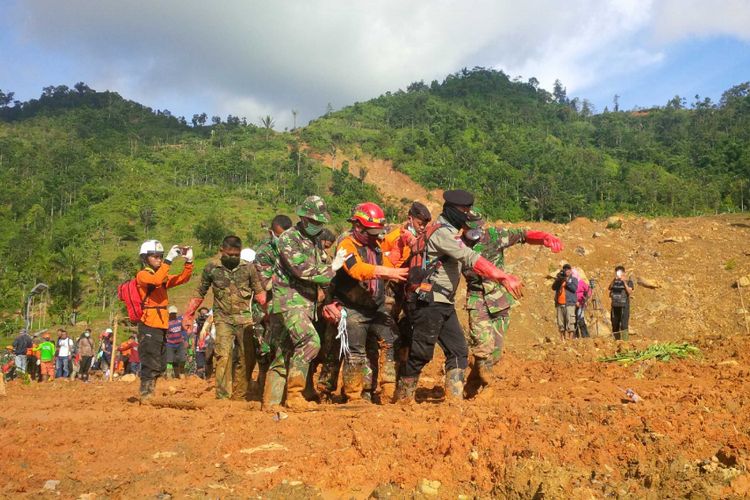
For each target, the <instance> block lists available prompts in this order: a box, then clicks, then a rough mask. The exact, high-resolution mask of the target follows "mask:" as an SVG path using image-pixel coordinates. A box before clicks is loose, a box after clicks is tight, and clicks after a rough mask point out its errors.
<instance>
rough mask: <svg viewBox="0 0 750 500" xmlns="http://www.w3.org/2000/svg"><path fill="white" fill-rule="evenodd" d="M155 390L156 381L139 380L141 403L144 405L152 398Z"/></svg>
mask: <svg viewBox="0 0 750 500" xmlns="http://www.w3.org/2000/svg"><path fill="white" fill-rule="evenodd" d="M155 389H156V380H143V379H141V389H140V397H141V403H145V402H147V401H148V400H149V399H151V398H152V397H154V390H155Z"/></svg>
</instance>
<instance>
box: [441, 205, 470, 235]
mask: <svg viewBox="0 0 750 500" xmlns="http://www.w3.org/2000/svg"><path fill="white" fill-rule="evenodd" d="M443 218H445V220H447V221H448V222H450V224H451V226H453V227H455V228H456V229H461V228H462V227H464V224H466V218H467V214H465V213H463V212H462V211H461V210H459V209H458V207H457V206H455V205H451V204H449V203H446V204H444V205H443Z"/></svg>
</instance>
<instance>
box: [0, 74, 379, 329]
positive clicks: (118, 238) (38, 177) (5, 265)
mask: <svg viewBox="0 0 750 500" xmlns="http://www.w3.org/2000/svg"><path fill="white" fill-rule="evenodd" d="M2 95H3V96H7V95H9V94H2ZM10 104H11V103H10V99H5V100H4V101H3V102H2V104H0V105H2V106H3V107H0V183H2V186H3V189H2V190H0V221H2V224H1V225H0V259H1V260H2V264H0V311H1V312H0V333H3V332H4V333H6V334H7V333H9V332H11V331H12V330H13V329H14V328H18V327H19V326H20V324H21V316H20V314H19V312H20V310H21V305H22V302H23V297H24V294H25V293H27V292H28V291H29V289H30V288H31V287H32V286H33V285H34V284H35V283H36V282H38V281H43V282H45V283H48V284H49V285H50V287H51V288H50V294H51V301H50V310H49V313H50V320H51V321H54V322H57V323H62V322H63V321H64V320H65V321H67V319H68V318H69V317H70V315H71V313H72V312H73V311H78V312H79V316H78V319H79V320H91V319H96V318H98V317H101V318H105V317H108V315H109V313H110V311H111V307H112V304H113V300H116V299H115V295H116V287H117V285H118V284H119V283H120V282H122V281H124V280H126V279H128V278H130V277H131V276H133V275H134V272H135V270H136V269H137V266H138V258H137V251H138V245H139V244H140V242H141V241H143V240H144V239H146V238H158V239H161V240H163V242H164V243H165V245H172V244H174V243H187V244H193V245H195V246H196V248H197V249H198V255H199V261H198V265H199V267H200V265H201V261H202V260H205V258H206V257H207V256H208V255H209V254H211V253H212V252H213V251H214V250H215V247H216V245H217V244H218V242H219V241H220V240H221V238H223V236H225V235H226V234H229V233H236V234H238V235H240V236H241V237H243V238H248V239H250V240H251V241H252V240H257V238H258V237H261V236H263V235H264V234H265V232H264V230H263V228H262V227H261V224H262V223H264V222H268V221H270V219H271V218H272V217H273V215H274V214H275V213H277V212H279V211H281V212H284V213H292V211H293V209H294V206H295V205H296V204H297V203H298V202H299V201H301V200H302V199H303V198H304V197H305V196H307V195H309V194H321V195H322V196H324V197H325V198H326V199H327V201H328V202H329V206H330V208H331V211H332V212H333V214H334V216H335V217H336V218H337V221H338V222H339V223H341V222H342V221H343V219H344V218H345V216H346V215H348V213H349V210H350V208H351V206H352V204H354V203H355V202H357V201H359V200H362V199H375V200H378V195H377V193H376V192H375V190H374V189H373V188H371V187H369V186H367V185H366V184H364V183H362V182H361V181H360V180H359V179H355V178H354V177H351V176H348V175H346V174H342V173H341V172H332V171H331V170H329V169H327V168H322V167H320V166H319V165H318V164H317V163H315V162H314V161H312V160H310V159H308V158H306V156H305V155H304V153H302V154H300V155H299V158H298V153H297V152H298V150H299V147H298V145H299V142H298V138H297V137H296V136H295V134H293V133H276V132H274V131H273V130H272V129H271V127H272V125H273V124H272V121H271V118H270V117H269V118H268V121H266V120H263V121H264V122H265V125H267V127H264V126H255V125H252V124H246V123H243V121H242V120H240V119H239V118H236V117H232V116H229V117H227V118H226V119H220V118H219V117H215V118H214V119H213V120H212V121H211V124H210V125H206V121H207V117H206V116H205V115H202V116H198V115H196V116H195V117H194V119H193V121H194V123H193V124H192V125H193V126H188V124H187V123H186V120H185V119H181V118H177V117H174V116H172V115H171V114H170V113H169V112H168V111H155V110H151V109H149V108H146V107H144V106H141V105H140V104H137V103H135V102H131V101H127V100H124V99H123V98H121V97H120V96H119V95H118V94H116V93H114V92H95V91H93V90H92V89H90V88H88V87H87V86H86V85H84V84H78V85H76V86H75V88H73V89H69V88H67V87H65V86H60V87H48V88H45V89H44V93H43V94H42V96H41V97H40V98H39V99H34V100H31V101H29V102H25V103H15V105H14V106H13V105H10ZM114 305H115V307H119V303H115V304H114Z"/></svg>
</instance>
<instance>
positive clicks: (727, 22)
mask: <svg viewBox="0 0 750 500" xmlns="http://www.w3.org/2000/svg"><path fill="white" fill-rule="evenodd" d="M0 9H2V10H0V89H3V90H4V91H6V92H7V91H13V92H15V93H16V98H19V99H21V100H26V99H29V98H32V97H37V96H38V95H39V94H40V93H41V89H42V87H44V86H47V85H59V84H65V85H68V86H72V85H73V84H74V83H76V82H77V81H84V82H86V83H87V84H89V85H90V86H91V87H93V88H95V89H97V90H105V89H110V90H114V91H117V92H119V93H121V94H122V95H123V96H124V97H126V98H129V99H133V100H136V101H139V102H141V103H143V104H146V105H148V106H151V107H152V108H158V109H169V110H170V111H172V112H173V113H174V114H177V115H185V116H186V117H188V119H189V118H190V117H191V116H192V114H193V113H200V112H206V113H208V114H209V115H214V114H218V115H220V116H222V117H226V115H227V114H229V113H231V114H234V115H238V116H245V117H247V119H248V120H249V121H251V122H257V121H258V118H259V117H260V116H262V115H265V114H270V115H272V116H273V117H274V118H275V119H276V123H277V128H283V127H284V126H290V125H291V122H292V114H291V110H292V109H296V110H298V111H299V116H300V119H299V122H298V123H304V122H306V121H308V120H310V119H312V118H315V117H316V116H318V115H320V114H322V113H324V112H325V109H326V106H327V105H328V103H331V104H332V105H333V106H334V107H335V108H339V107H342V106H345V105H347V104H351V103H352V102H354V101H358V100H360V101H361V100H366V99H369V98H372V97H376V96H378V95H379V94H381V93H383V92H385V91H387V90H396V89H398V88H405V87H406V86H407V85H408V84H409V83H410V82H412V81H416V80H425V81H430V80H432V79H438V80H442V79H443V78H444V77H445V76H446V75H447V74H448V73H451V72H454V71H457V70H459V69H460V68H462V67H473V66H485V67H494V68H497V69H502V70H503V71H505V72H506V73H508V74H509V75H510V76H512V77H513V76H517V75H520V76H522V77H523V79H524V80H525V79H528V78H529V77H532V76H534V77H536V78H537V79H539V80H540V81H541V85H542V87H544V88H547V89H551V88H552V84H553V82H554V80H555V79H556V78H559V79H560V80H561V81H562V82H563V84H564V85H566V87H567V89H568V95H569V96H571V97H573V96H577V97H580V98H588V99H589V100H591V101H592V102H593V103H594V105H595V107H596V109H597V110H598V111H601V110H603V109H604V107H605V106H609V107H610V109H611V107H612V98H613V96H614V95H615V94H618V95H620V106H621V108H623V109H630V108H633V107H634V106H641V107H649V106H652V105H663V104H665V103H666V102H667V100H669V99H670V98H672V97H673V96H674V95H675V94H679V95H681V96H683V97H686V98H687V100H688V102H692V101H693V99H694V95H695V94H700V95H701V96H702V97H703V96H708V97H711V98H712V99H713V100H714V101H717V100H718V99H719V98H720V96H721V93H722V92H723V91H724V90H726V89H727V88H729V87H731V86H733V85H736V84H738V83H741V82H744V81H748V80H750V1H746V0H714V1H704V0H609V1H596V0H569V1H567V2H564V3H561V2H557V1H555V0H527V1H526V2H523V3H519V2H512V1H497V0H473V1H461V2H459V1H455V0H441V1H433V0H413V1H410V2H403V1H402V0H380V1H379V2H350V1H348V0H308V1H305V2H304V3H303V2H296V1H293V0H277V1H275V2H263V1H260V0H225V1H223V2H220V3H209V2H202V1H198V0H160V1H159V2H153V1H151V0H129V1H125V0H118V1H115V0H67V1H65V2H56V1H52V0H26V1H19V0H6V1H5V2H4V6H3V7H0Z"/></svg>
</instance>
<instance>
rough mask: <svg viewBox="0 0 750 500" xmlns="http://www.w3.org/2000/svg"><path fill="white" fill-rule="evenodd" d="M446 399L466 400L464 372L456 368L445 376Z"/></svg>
mask: <svg viewBox="0 0 750 500" xmlns="http://www.w3.org/2000/svg"><path fill="white" fill-rule="evenodd" d="M445 399H446V401H448V400H458V401H460V400H463V399H464V370H463V369H461V368H454V369H452V370H448V373H446V374H445Z"/></svg>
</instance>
